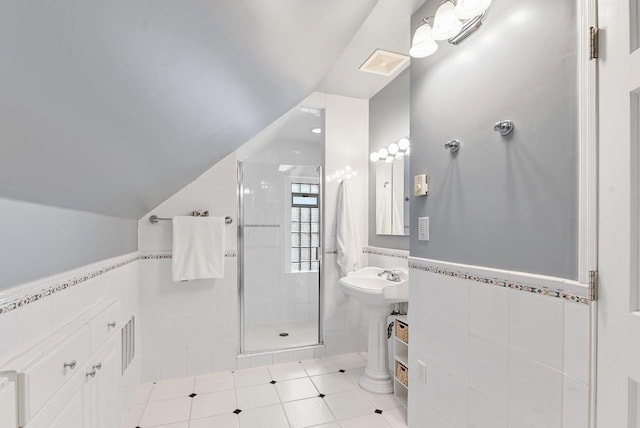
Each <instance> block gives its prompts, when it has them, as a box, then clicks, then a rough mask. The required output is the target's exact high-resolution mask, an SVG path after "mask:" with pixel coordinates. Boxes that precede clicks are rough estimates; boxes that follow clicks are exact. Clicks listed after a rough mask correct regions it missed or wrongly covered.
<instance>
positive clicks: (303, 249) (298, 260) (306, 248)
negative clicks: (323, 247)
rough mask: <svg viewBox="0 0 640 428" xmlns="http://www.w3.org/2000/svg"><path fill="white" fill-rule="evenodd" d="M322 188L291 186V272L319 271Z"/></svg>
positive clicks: (305, 185) (302, 185)
mask: <svg viewBox="0 0 640 428" xmlns="http://www.w3.org/2000/svg"><path fill="white" fill-rule="evenodd" d="M319 198H320V186H319V185H317V184H309V183H292V184H291V271H292V272H306V271H315V270H318V269H319V263H318V249H319V247H320V208H319V204H318V199H319Z"/></svg>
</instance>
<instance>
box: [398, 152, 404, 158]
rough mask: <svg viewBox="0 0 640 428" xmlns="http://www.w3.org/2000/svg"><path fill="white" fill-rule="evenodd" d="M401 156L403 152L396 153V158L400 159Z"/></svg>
mask: <svg viewBox="0 0 640 428" xmlns="http://www.w3.org/2000/svg"><path fill="white" fill-rule="evenodd" d="M403 157H404V153H403V152H398V153H396V159H402V158H403Z"/></svg>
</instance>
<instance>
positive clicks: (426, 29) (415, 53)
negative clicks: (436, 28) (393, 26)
mask: <svg viewBox="0 0 640 428" xmlns="http://www.w3.org/2000/svg"><path fill="white" fill-rule="evenodd" d="M437 50H438V44H437V43H436V41H435V40H434V39H433V35H432V34H431V26H430V25H429V24H427V23H424V24H422V25H421V26H419V27H418V29H417V30H416V32H415V33H414V34H413V41H412V43H411V49H409V55H411V56H412V57H414V58H425V57H428V56H430V55H433V54H434V53H436V51H437Z"/></svg>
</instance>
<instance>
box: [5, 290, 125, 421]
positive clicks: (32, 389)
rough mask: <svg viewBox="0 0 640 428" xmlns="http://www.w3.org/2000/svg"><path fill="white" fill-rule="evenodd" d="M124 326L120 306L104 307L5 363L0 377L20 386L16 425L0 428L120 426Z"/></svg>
mask: <svg viewBox="0 0 640 428" xmlns="http://www.w3.org/2000/svg"><path fill="white" fill-rule="evenodd" d="M121 326H122V314H121V305H120V303H119V302H118V301H117V300H115V299H113V300H108V301H105V302H101V303H99V304H98V305H96V306H95V307H93V308H91V309H90V310H89V311H87V312H86V313H85V314H83V315H82V316H81V317H79V318H78V319H76V320H74V321H73V322H72V323H70V324H68V325H67V326H65V327H63V328H62V329H61V330H59V331H58V332H56V333H54V334H53V335H51V336H50V337H48V338H47V339H45V340H44V341H43V342H41V343H40V344H38V345H36V346H35V347H33V348H31V349H30V350H28V351H27V352H25V353H24V354H22V355H20V356H18V357H16V358H15V359H14V360H12V361H10V362H9V363H7V365H6V366H4V367H3V368H2V369H0V374H2V376H6V378H7V380H8V381H11V382H15V383H16V385H17V387H16V388H14V390H15V391H17V392H18V394H17V397H16V398H17V406H16V405H15V404H14V405H13V407H14V408H17V410H18V412H17V413H18V423H17V424H16V423H15V422H14V423H10V425H8V426H7V425H6V424H3V423H4V422H5V421H6V419H8V418H6V419H5V418H3V417H0V428H5V427H6V428H15V427H16V426H20V427H23V428H117V427H119V426H120V419H121V417H122V415H123V413H124V411H125V408H124V397H123V389H124V388H123V381H122V360H121V347H122V346H121V338H120V334H119V333H120V329H121ZM11 385H13V384H11ZM0 386H1V385H0ZM0 398H2V396H1V395H0ZM1 409H2V403H0V410H1Z"/></svg>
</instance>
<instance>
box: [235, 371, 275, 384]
mask: <svg viewBox="0 0 640 428" xmlns="http://www.w3.org/2000/svg"><path fill="white" fill-rule="evenodd" d="M233 378H234V381H235V384H236V388H243V387H245V386H253V385H259V384H265V383H269V382H271V374H270V373H269V370H267V368H266V367H258V368H254V369H242V370H237V371H236V372H235V373H234V374H233Z"/></svg>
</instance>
